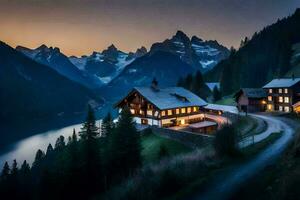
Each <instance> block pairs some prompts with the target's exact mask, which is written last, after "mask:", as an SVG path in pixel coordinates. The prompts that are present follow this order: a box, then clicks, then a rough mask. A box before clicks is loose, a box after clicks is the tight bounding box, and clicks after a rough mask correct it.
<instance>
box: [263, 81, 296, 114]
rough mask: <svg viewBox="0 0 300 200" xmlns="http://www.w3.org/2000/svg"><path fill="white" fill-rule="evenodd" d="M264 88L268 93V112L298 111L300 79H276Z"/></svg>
mask: <svg viewBox="0 0 300 200" xmlns="http://www.w3.org/2000/svg"><path fill="white" fill-rule="evenodd" d="M263 88H264V89H265V90H266V92H267V111H280V112H292V111H293V110H295V109H296V110H297V109H298V107H297V102H299V101H300V78H294V77H293V78H281V79H274V80H272V81H271V82H269V83H268V84H267V85H265V86H264V87H263ZM293 105H294V107H293ZM296 110H295V111H296Z"/></svg>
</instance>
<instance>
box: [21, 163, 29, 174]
mask: <svg viewBox="0 0 300 200" xmlns="http://www.w3.org/2000/svg"><path fill="white" fill-rule="evenodd" d="M20 173H21V174H23V175H25V174H29V173H30V166H29V164H28V163H27V161H26V160H24V162H23V164H22V166H21V169H20Z"/></svg>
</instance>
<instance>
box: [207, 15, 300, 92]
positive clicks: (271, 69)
mask: <svg viewBox="0 0 300 200" xmlns="http://www.w3.org/2000/svg"><path fill="white" fill-rule="evenodd" d="M299 33H300V9H297V11H296V12H295V13H294V14H293V15H292V16H290V17H287V18H284V19H282V20H278V21H277V22H276V23H274V24H272V25H270V26H268V27H266V28H264V29H263V30H262V31H260V32H259V33H255V34H254V35H253V37H252V39H251V40H250V41H249V42H247V43H246V44H245V45H244V46H243V47H241V48H240V49H239V50H238V51H237V52H232V54H231V56H230V57H229V58H228V59H226V60H223V61H221V62H220V63H219V64H218V65H217V66H216V67H215V68H214V69H212V70H211V71H209V72H208V73H206V74H205V79H206V81H216V82H218V81H220V82H221V89H222V92H223V95H228V94H231V93H233V92H235V91H236V90H238V89H239V88H240V87H261V86H262V85H264V84H265V83H266V82H268V81H270V80H271V79H273V78H274V77H282V76H284V75H285V74H286V73H287V72H288V71H289V70H290V69H291V67H292V66H291V65H290V58H291V55H292V48H291V47H292V45H293V44H295V43H297V42H300V34H299Z"/></svg>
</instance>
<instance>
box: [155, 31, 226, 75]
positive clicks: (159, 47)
mask: <svg viewBox="0 0 300 200" xmlns="http://www.w3.org/2000/svg"><path fill="white" fill-rule="evenodd" d="M156 51H166V52H170V53H172V54H174V55H177V56H179V57H180V59H181V60H182V61H184V62H186V63H188V64H189V65H191V66H193V67H194V68H195V69H196V70H200V71H201V72H206V71H208V70H210V69H212V68H213V67H214V66H215V65H216V64H217V63H219V62H220V61H221V60H223V59H226V58H227V57H228V56H229V50H228V49H227V48H226V47H224V46H222V45H220V44H219V43H218V42H217V41H203V40H202V39H200V38H198V37H196V36H193V37H192V38H191V39H190V38H189V37H188V36H187V35H186V34H185V33H184V32H182V31H177V33H176V34H175V35H174V36H173V37H172V38H171V39H166V40H165V41H163V42H158V43H154V44H153V45H152V46H151V49H150V53H153V52H156Z"/></svg>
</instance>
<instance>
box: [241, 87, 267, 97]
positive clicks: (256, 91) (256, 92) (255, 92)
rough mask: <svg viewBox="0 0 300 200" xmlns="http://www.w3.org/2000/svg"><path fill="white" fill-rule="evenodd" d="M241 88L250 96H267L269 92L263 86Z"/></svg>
mask: <svg viewBox="0 0 300 200" xmlns="http://www.w3.org/2000/svg"><path fill="white" fill-rule="evenodd" d="M241 90H242V92H243V93H244V94H245V95H246V96H247V97H249V98H264V97H267V93H266V91H265V90H264V89H263V88H242V89H241Z"/></svg>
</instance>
